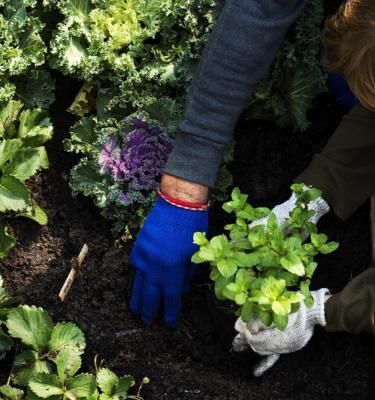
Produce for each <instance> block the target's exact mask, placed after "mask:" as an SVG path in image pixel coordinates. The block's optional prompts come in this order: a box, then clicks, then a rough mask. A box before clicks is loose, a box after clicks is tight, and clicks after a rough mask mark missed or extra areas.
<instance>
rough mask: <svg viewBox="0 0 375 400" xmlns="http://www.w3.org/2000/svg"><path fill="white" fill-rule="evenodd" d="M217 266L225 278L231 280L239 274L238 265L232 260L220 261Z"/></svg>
mask: <svg viewBox="0 0 375 400" xmlns="http://www.w3.org/2000/svg"><path fill="white" fill-rule="evenodd" d="M216 265H217V269H218V270H219V272H220V273H221V275H223V276H224V277H225V278H230V277H231V276H233V275H234V274H235V273H236V272H237V263H236V262H235V261H234V260H232V259H223V260H220V261H219V262H218V263H217V264H216Z"/></svg>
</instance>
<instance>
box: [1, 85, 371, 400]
mask: <svg viewBox="0 0 375 400" xmlns="http://www.w3.org/2000/svg"><path fill="white" fill-rule="evenodd" d="M76 89H77V86H76V83H75V82H71V81H68V80H66V79H64V80H62V79H58V93H59V97H58V101H57V103H56V104H55V105H54V107H53V110H52V111H53V118H54V123H55V127H56V134H55V137H54V139H53V141H52V142H51V143H50V144H49V145H48V151H49V155H50V161H51V168H50V169H49V170H48V171H46V172H44V173H42V174H40V175H38V176H37V177H36V178H35V179H33V180H32V181H31V182H30V186H31V188H32V191H33V193H34V195H35V198H36V199H37V200H38V201H39V202H40V204H41V205H42V207H43V208H44V209H45V210H46V212H47V214H48V216H49V224H48V225H47V226H45V227H39V226H37V225H36V224H34V223H32V222H30V221H26V220H19V221H17V222H16V223H14V224H13V229H14V232H15V234H16V236H17V238H18V243H17V246H16V247H15V248H14V249H13V250H12V251H11V252H10V254H9V257H8V258H6V259H5V260H4V261H2V262H1V264H0V273H1V275H2V276H3V277H4V279H5V283H6V287H7V289H8V290H9V292H10V293H12V294H17V295H21V296H22V297H23V300H24V302H25V303H28V304H35V305H38V306H42V307H44V308H45V309H47V310H48V311H49V313H50V314H51V316H52V317H53V318H54V320H55V321H59V320H72V321H74V322H76V323H77V324H78V325H79V326H80V327H81V328H82V329H83V330H84V332H85V334H86V336H87V341H88V346H87V353H86V356H85V368H86V369H92V368H93V359H94V357H95V355H97V354H98V355H99V359H100V360H103V363H104V365H106V366H108V367H110V368H112V369H113V370H115V371H116V372H117V373H119V374H125V373H130V374H134V375H135V376H136V377H137V378H138V380H139V379H140V378H141V377H143V376H145V375H146V376H148V377H149V378H150V380H151V383H150V384H149V385H148V386H147V387H146V388H145V389H144V391H143V393H144V397H145V398H146V399H149V400H150V399H152V400H156V399H169V400H179V399H184V400H185V399H189V400H195V399H200V400H233V399H238V400H242V399H243V400H245V399H246V400H258V399H259V400H263V399H264V400H273V399H275V400H282V399H289V400H294V399H295V400H297V399H298V400H320V399H340V400H343V399H356V400H359V399H373V398H374V395H375V380H374V372H375V371H374V345H373V340H372V338H371V337H369V336H365V335H363V336H350V335H347V334H327V333H325V332H324V330H323V329H317V330H316V332H315V335H314V337H313V339H312V340H311V341H310V343H309V344H308V345H307V347H306V348H305V349H303V350H302V351H299V352H297V353H294V354H290V355H285V356H282V357H281V359H280V361H279V362H278V363H277V364H276V366H275V367H274V368H273V369H272V370H270V371H269V372H268V373H267V374H266V375H265V376H264V377H263V378H254V377H253V376H252V374H251V370H252V366H253V365H254V363H255V362H256V360H258V359H259V358H258V357H257V356H256V355H255V354H254V353H251V352H250V351H249V352H247V353H245V354H233V353H230V352H229V348H230V343H231V340H232V338H233V336H234V334H235V332H234V330H233V322H234V318H233V317H232V316H231V315H230V314H228V313H227V311H226V309H225V308H223V306H222V305H221V304H217V303H216V302H215V301H214V300H213V298H212V296H211V294H210V293H211V292H210V288H209V285H208V282H207V280H206V274H205V273H201V275H200V276H199V277H198V279H197V281H196V282H195V284H194V286H193V288H192V292H191V294H190V296H189V297H188V298H187V299H186V302H185V307H184V312H183V314H182V319H181V321H180V324H179V326H178V328H177V329H176V330H169V329H167V328H165V327H164V326H163V325H162V324H160V323H159V324H156V325H155V326H153V327H145V326H144V325H143V324H142V323H141V322H140V321H139V319H138V318H136V317H134V316H132V315H131V314H130V312H129V309H128V301H129V295H130V287H131V280H132V276H133V271H132V270H131V268H130V266H129V264H128V254H129V248H130V247H128V246H125V247H123V248H117V247H115V246H114V243H113V239H112V237H111V234H110V229H109V228H110V227H109V225H108V224H107V223H106V221H104V220H103V219H102V218H101V216H100V214H99V213H98V211H97V210H96V209H95V208H94V207H93V206H92V204H91V203H90V201H89V200H87V199H85V198H83V197H79V198H76V199H73V198H72V197H71V194H70V189H69V185H68V174H69V169H70V167H71V166H72V165H73V164H74V162H75V161H76V159H75V157H73V156H71V155H69V154H66V153H64V151H63V146H62V139H63V138H65V137H66V135H67V127H68V126H69V124H71V123H72V122H73V119H72V117H71V116H70V115H69V114H67V113H65V112H62V111H61V110H64V109H66V107H67V105H69V103H70V101H71V100H72V96H74V91H75V90H76ZM340 117H341V116H340V114H339V112H338V111H337V110H336V109H335V108H334V107H333V106H332V104H331V100H330V98H329V97H322V98H321V99H320V106H319V107H318V108H317V109H316V110H315V111H314V112H313V113H312V114H311V120H312V121H313V123H312V127H311V128H310V129H309V130H308V131H306V132H304V133H293V132H290V131H288V130H287V129H284V130H283V129H279V128H277V127H275V126H274V125H272V124H268V123H264V122H262V123H260V122H259V123H254V122H252V123H249V122H246V121H242V122H241V123H240V124H239V126H238V132H237V150H236V157H235V159H236V161H235V162H234V163H233V165H232V171H233V174H234V176H235V180H236V185H238V186H239V187H240V188H241V190H242V191H244V192H246V193H248V194H249V195H250V199H251V201H252V203H254V204H255V205H259V204H264V205H268V206H272V205H274V204H277V203H279V202H281V201H283V200H285V199H286V198H287V197H288V196H289V193H290V190H289V185H290V184H291V181H292V179H293V177H294V176H296V175H297V174H298V173H299V172H300V171H301V170H302V169H303V168H304V167H305V166H307V164H308V163H309V162H310V160H311V158H312V155H313V154H314V153H316V152H318V151H320V150H321V148H322V147H323V146H324V144H325V143H326V141H327V140H328V138H329V136H330V135H331V134H332V132H333V130H334V129H335V127H336V126H337V124H338V123H339V121H340ZM226 220H227V216H225V215H224V213H223V212H222V211H221V210H220V208H219V206H218V205H216V206H215V207H214V208H213V210H212V214H211V231H212V233H218V232H219V231H220V230H221V229H222V226H223V225H224V223H225V221H226ZM321 230H323V231H325V232H327V233H328V234H329V236H330V238H332V239H333V240H337V241H339V242H340V248H339V250H338V251H337V252H336V253H334V254H332V255H329V256H326V257H324V258H322V259H321V260H320V266H319V269H318V272H317V277H316V279H315V280H314V282H313V287H314V288H319V287H328V288H330V289H331V290H332V291H338V290H340V289H341V288H342V287H343V286H344V285H345V284H346V283H347V282H348V281H349V280H350V279H351V277H353V276H355V275H357V274H358V273H360V272H361V271H363V270H364V269H366V268H367V267H368V265H369V263H370V230H369V213H368V205H367V204H365V205H364V206H363V207H362V208H361V209H360V210H358V211H357V212H356V213H355V215H353V216H352V217H351V218H350V219H349V220H348V221H347V222H345V223H344V222H342V221H340V220H339V219H337V218H335V216H334V215H330V216H327V217H325V218H324V219H323V220H322V222H321ZM84 243H87V244H88V246H89V249H90V250H89V255H88V257H87V260H86V262H85V265H84V268H83V270H82V272H81V273H80V275H79V278H78V279H77V280H76V282H75V283H74V285H73V287H72V289H71V292H70V293H69V295H68V297H67V299H66V301H65V302H64V303H61V302H60V301H59V300H58V293H59V290H60V288H61V286H62V284H63V282H64V280H65V278H66V276H67V274H68V272H69V263H70V260H71V258H72V257H73V256H75V255H77V254H78V252H79V250H80V249H81V247H82V245H83V244H84ZM129 246H130V245H129ZM7 373H8V371H6V370H5V369H4V368H3V367H2V370H1V373H0V375H2V376H3V377H5V376H6V375H7Z"/></svg>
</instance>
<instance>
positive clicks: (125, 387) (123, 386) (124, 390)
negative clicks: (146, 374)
mask: <svg viewBox="0 0 375 400" xmlns="http://www.w3.org/2000/svg"><path fill="white" fill-rule="evenodd" d="M143 382H144V383H148V382H147V378H146V381H145V380H144V381H143ZM134 385H135V380H134V378H133V377H132V376H130V375H124V376H122V377H121V378H120V379H119V380H118V384H117V385H116V389H115V392H114V393H113V396H115V398H119V399H121V398H123V399H126V398H127V395H128V391H129V389H130V388H131V387H132V386H134Z"/></svg>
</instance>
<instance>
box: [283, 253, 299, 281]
mask: <svg viewBox="0 0 375 400" xmlns="http://www.w3.org/2000/svg"><path fill="white" fill-rule="evenodd" d="M280 264H281V266H282V267H283V268H285V269H286V270H287V271H289V272H291V273H292V274H295V275H298V276H304V275H305V267H304V265H303V262H302V260H301V259H300V258H299V257H298V256H297V255H295V254H288V256H287V257H282V258H280Z"/></svg>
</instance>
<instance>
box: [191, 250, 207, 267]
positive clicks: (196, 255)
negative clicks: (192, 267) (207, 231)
mask: <svg viewBox="0 0 375 400" xmlns="http://www.w3.org/2000/svg"><path fill="white" fill-rule="evenodd" d="M191 262H192V263H194V264H201V263H204V262H206V260H205V259H204V258H202V257H201V256H200V255H199V251H197V252H196V253H194V254H193V255H192V257H191Z"/></svg>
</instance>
